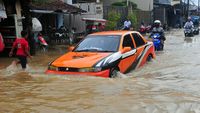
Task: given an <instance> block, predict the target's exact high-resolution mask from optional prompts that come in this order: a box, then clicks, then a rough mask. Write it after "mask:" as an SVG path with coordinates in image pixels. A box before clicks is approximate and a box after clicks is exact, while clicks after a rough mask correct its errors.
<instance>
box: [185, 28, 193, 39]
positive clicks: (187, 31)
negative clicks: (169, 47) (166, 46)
mask: <svg viewBox="0 0 200 113" xmlns="http://www.w3.org/2000/svg"><path fill="white" fill-rule="evenodd" d="M184 34H185V37H187V36H194V30H193V28H192V27H185V28H184Z"/></svg>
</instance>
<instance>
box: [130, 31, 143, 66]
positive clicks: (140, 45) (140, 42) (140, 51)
mask: <svg viewBox="0 0 200 113" xmlns="http://www.w3.org/2000/svg"><path fill="white" fill-rule="evenodd" d="M132 37H133V39H134V43H135V45H136V50H137V53H136V56H137V63H136V64H137V65H136V68H137V67H139V66H141V63H142V61H143V60H144V58H145V54H146V51H145V47H146V42H145V40H144V39H143V38H142V37H141V36H140V35H139V34H138V33H132Z"/></svg>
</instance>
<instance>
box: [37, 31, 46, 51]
mask: <svg viewBox="0 0 200 113" xmlns="http://www.w3.org/2000/svg"><path fill="white" fill-rule="evenodd" d="M38 41H39V47H40V48H41V49H42V50H43V51H44V52H45V51H46V50H47V47H48V43H47V42H46V40H45V39H44V37H43V36H42V35H41V34H39V35H38Z"/></svg>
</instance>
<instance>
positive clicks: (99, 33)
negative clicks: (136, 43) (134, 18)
mask: <svg viewBox="0 0 200 113" xmlns="http://www.w3.org/2000/svg"><path fill="white" fill-rule="evenodd" d="M127 33H138V32H137V31H123V30H121V31H120V30H118V31H103V32H96V33H93V34H90V35H124V34H127Z"/></svg>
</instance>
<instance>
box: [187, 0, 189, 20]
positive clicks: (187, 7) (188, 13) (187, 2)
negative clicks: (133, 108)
mask: <svg viewBox="0 0 200 113" xmlns="http://www.w3.org/2000/svg"><path fill="white" fill-rule="evenodd" d="M189 8H190V0H187V17H189V11H190V9H189Z"/></svg>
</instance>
